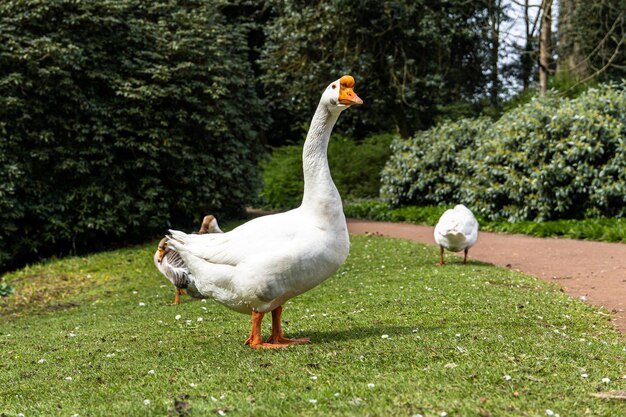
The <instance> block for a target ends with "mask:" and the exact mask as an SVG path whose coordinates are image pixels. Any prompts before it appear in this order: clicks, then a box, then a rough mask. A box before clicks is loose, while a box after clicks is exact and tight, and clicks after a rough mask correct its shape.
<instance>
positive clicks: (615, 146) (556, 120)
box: [381, 85, 626, 222]
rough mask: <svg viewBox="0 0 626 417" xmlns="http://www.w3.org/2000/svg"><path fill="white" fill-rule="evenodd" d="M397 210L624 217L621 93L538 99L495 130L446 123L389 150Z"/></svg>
mask: <svg viewBox="0 0 626 417" xmlns="http://www.w3.org/2000/svg"><path fill="white" fill-rule="evenodd" d="M392 149H393V155H392V156H391V157H390V159H389V162H388V164H387V165H386V167H385V169H384V170H383V186H382V188H381V195H382V197H383V198H384V199H385V201H386V202H388V203H391V204H392V205H394V206H398V205H407V204H417V205H425V204H454V203H457V202H462V203H464V204H466V205H468V206H469V207H472V209H473V210H474V211H475V212H476V213H477V214H480V215H482V216H484V217H486V218H488V219H492V220H496V219H506V220H508V221H515V222H516V221H521V220H537V221H545V220H549V219H567V218H581V217H602V216H604V217H613V216H616V217H624V216H625V215H626V169H624V167H625V166H626V91H625V87H624V85H622V86H615V85H603V86H601V87H599V88H592V89H589V90H588V91H587V92H585V93H584V94H582V95H580V96H579V97H577V98H575V99H571V100H567V99H560V98H557V97H554V96H548V97H544V98H536V99H533V100H531V101H530V102H528V103H526V104H525V105H523V106H520V107H519V108H517V109H514V110H511V111H509V112H507V113H505V114H504V115H503V116H502V117H501V118H500V120H498V121H497V122H495V123H493V124H491V123H489V122H488V121H487V120H485V119H477V120H463V121H459V122H450V123H446V124H443V125H440V126H438V127H435V128H433V129H431V130H428V131H425V132H420V133H418V134H416V135H415V136H414V137H413V138H411V139H408V140H399V139H398V140H396V141H394V143H393V144H392Z"/></svg>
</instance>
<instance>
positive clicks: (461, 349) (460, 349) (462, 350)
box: [456, 346, 467, 353]
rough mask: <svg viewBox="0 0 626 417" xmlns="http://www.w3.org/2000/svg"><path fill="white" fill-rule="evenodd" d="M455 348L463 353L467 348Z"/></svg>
mask: <svg viewBox="0 0 626 417" xmlns="http://www.w3.org/2000/svg"><path fill="white" fill-rule="evenodd" d="M456 350H458V351H459V352H461V353H465V352H467V349H465V348H464V347H461V346H457V347H456Z"/></svg>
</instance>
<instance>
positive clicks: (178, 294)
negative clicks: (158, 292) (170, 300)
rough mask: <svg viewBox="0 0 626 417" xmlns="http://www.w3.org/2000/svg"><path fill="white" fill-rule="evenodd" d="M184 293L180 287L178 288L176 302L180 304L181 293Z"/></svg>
mask: <svg viewBox="0 0 626 417" xmlns="http://www.w3.org/2000/svg"><path fill="white" fill-rule="evenodd" d="M181 293H182V291H181V289H180V288H178V287H177V288H176V296H175V297H174V304H175V305H178V304H180V294H181Z"/></svg>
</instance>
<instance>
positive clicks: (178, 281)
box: [154, 251, 189, 288]
mask: <svg viewBox="0 0 626 417" xmlns="http://www.w3.org/2000/svg"><path fill="white" fill-rule="evenodd" d="M154 265H156V267H157V269H158V270H159V272H160V273H161V274H163V276H164V277H165V278H167V280H168V281H169V282H171V283H172V284H174V285H175V286H176V287H178V288H186V287H187V282H188V281H189V277H188V275H187V274H188V271H187V268H186V267H185V263H184V262H183V260H182V258H181V257H180V255H179V254H178V253H176V252H173V251H169V252H168V253H166V254H165V256H164V257H163V258H162V259H161V262H159V251H156V252H155V253H154Z"/></svg>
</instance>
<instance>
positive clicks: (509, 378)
mask: <svg viewBox="0 0 626 417" xmlns="http://www.w3.org/2000/svg"><path fill="white" fill-rule="evenodd" d="M512 379H513V378H512V377H511V375H504V380H505V381H510V380H512Z"/></svg>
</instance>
